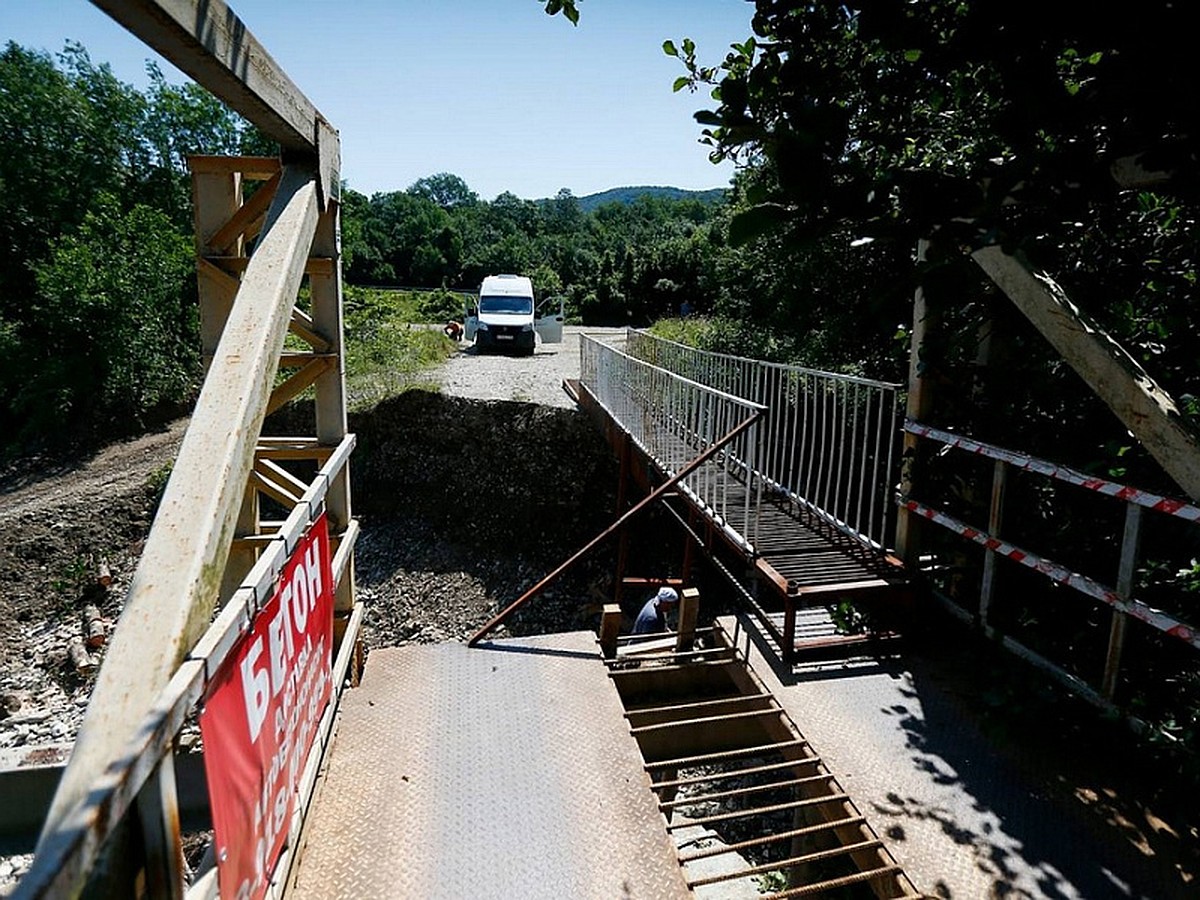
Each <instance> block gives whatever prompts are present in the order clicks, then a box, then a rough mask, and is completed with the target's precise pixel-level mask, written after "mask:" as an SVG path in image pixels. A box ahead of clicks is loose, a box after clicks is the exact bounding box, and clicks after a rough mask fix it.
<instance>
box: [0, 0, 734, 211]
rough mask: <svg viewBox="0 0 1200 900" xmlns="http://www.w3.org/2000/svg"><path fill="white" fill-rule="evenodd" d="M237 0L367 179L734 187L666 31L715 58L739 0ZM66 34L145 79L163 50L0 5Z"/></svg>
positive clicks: (494, 188) (1, 32)
mask: <svg viewBox="0 0 1200 900" xmlns="http://www.w3.org/2000/svg"><path fill="white" fill-rule="evenodd" d="M230 6H231V7H232V8H233V10H234V11H235V12H236V13H237V14H238V15H239V16H240V17H241V18H242V20H243V21H244V22H245V23H246V25H247V26H248V27H249V28H250V30H251V31H252V32H253V33H254V34H255V36H256V37H257V38H258V39H259V41H261V42H262V43H263V45H264V46H265V47H266V48H267V50H268V51H269V52H270V53H271V55H272V56H274V57H275V59H276V60H277V61H278V62H279V63H280V64H281V65H282V66H283V68H284V69H285V70H286V71H287V72H288V74H289V75H290V76H291V77H292V79H293V80H294V81H295V82H296V83H297V84H298V85H299V86H300V88H301V90H303V91H304V92H305V93H306V94H307V95H308V96H309V98H310V99H311V100H312V101H313V102H314V103H315V104H316V106H317V108H318V109H320V110H321V112H322V113H324V115H325V116H326V117H327V118H328V119H329V120H330V121H331V122H333V124H334V125H335V126H336V127H337V128H338V129H339V130H340V132H341V136H342V163H343V166H342V168H343V176H344V177H345V178H346V179H348V180H349V182H350V186H351V187H352V188H354V189H355V190H358V191H362V192H364V193H367V194H370V193H373V192H375V191H386V190H403V189H404V188H406V187H408V186H409V185H410V184H412V183H413V182H414V181H416V180H417V179H418V178H421V177H423V176H426V175H432V174H435V173H438V172H452V173H454V174H456V175H459V176H461V177H462V178H463V179H464V180H465V181H466V182H467V184H468V185H470V187H471V188H472V189H473V190H475V191H476V192H477V193H478V194H479V195H480V196H481V197H482V198H483V199H485V200H491V199H494V198H495V197H496V195H497V194H499V193H501V192H503V191H512V192H513V193H514V194H517V195H518V196H520V197H525V198H531V199H532V198H538V197H549V196H553V195H554V194H555V193H556V192H557V191H558V190H559V189H560V188H564V187H565V188H568V189H570V190H571V192H572V193H574V194H575V195H576V196H585V195H587V194H591V193H595V192H597V191H601V190H605V189H607V188H611V187H620V186H623V185H644V184H650V185H671V186H674V187H682V188H690V189H702V188H710V187H722V186H725V185H726V184H728V182H729V179H730V177H731V175H732V169H731V168H730V167H729V166H728V165H723V166H720V167H718V166H714V165H713V164H712V163H710V162H709V161H708V158H707V148H706V147H704V146H702V145H700V144H699V143H697V140H698V138H699V137H700V128H699V126H698V125H697V124H696V123H695V121H694V120H693V119H692V113H693V112H695V110H697V109H699V108H701V107H702V106H704V105H705V103H704V101H705V100H707V98H706V97H703V96H701V95H693V94H688V93H687V92H686V91H681V92H680V93H678V94H674V93H672V91H671V83H672V82H673V81H674V79H675V78H676V77H677V76H678V75H680V74H682V72H683V69H682V66H681V65H680V64H679V62H678V61H677V60H674V59H671V58H669V57H667V56H666V55H665V54H664V53H663V52H662V42H663V41H664V40H666V39H668V38H670V39H672V40H674V41H675V42H676V43H677V44H678V43H679V42H680V41H681V40H682V39H683V38H684V37H690V38H692V39H693V40H695V41H696V44H697V46H698V47H699V52H700V57H701V59H702V61H704V62H716V61H718V60H720V59H721V58H723V56H724V53H725V51H726V50H727V49H728V47H729V44H731V43H732V42H734V41H742V40H744V39H745V38H746V37H747V36H749V34H750V16H751V14H752V12H753V5H752V4H750V3H747V2H745V0H581V2H580V3H579V9H580V11H581V13H582V17H581V19H580V24H579V26H578V27H572V26H571V25H570V23H569V22H567V21H566V19H564V18H562V17H561V16H556V17H553V18H552V17H550V16H547V15H545V14H544V13H543V12H542V7H541V5H540V4H539V3H538V2H537V0H423V2H415V0H390V2H389V0H344V2H342V3H337V4H331V3H329V2H328V0H232V2H231V3H230ZM330 10H332V11H333V15H332V16H331V15H330ZM67 39H72V40H78V41H79V42H81V43H82V44H83V45H84V46H85V47H87V48H88V51H89V52H90V54H91V56H92V58H93V60H95V61H97V62H108V63H110V64H111V65H112V66H113V69H114V71H115V72H116V74H117V75H118V77H120V78H121V79H122V80H124V81H128V82H131V83H133V84H135V85H136V86H138V87H139V88H140V87H144V86H145V83H146V79H145V76H144V63H145V60H146V59H149V58H155V56H154V54H153V52H152V51H150V50H149V48H147V47H145V46H144V45H143V44H141V43H140V42H139V41H137V40H136V39H135V38H133V37H132V36H131V35H129V34H128V33H126V32H125V31H124V30H123V29H121V28H120V27H119V26H118V25H116V23H114V22H112V20H110V19H109V18H108V17H107V16H105V15H104V14H103V13H102V12H100V11H99V10H97V9H96V8H95V7H93V6H92V5H91V4H90V3H88V2H86V0H0V40H3V41H8V40H13V41H16V42H17V43H19V44H21V45H23V46H26V47H36V48H40V49H44V50H49V51H51V52H57V51H59V50H61V49H62V46H63V43H64V41H66V40H67ZM163 69H164V72H166V73H167V77H168V79H169V80H173V81H180V80H182V79H183V78H184V76H183V75H181V74H180V73H179V72H177V71H176V70H174V69H173V68H170V67H167V66H165V65H164V67H163Z"/></svg>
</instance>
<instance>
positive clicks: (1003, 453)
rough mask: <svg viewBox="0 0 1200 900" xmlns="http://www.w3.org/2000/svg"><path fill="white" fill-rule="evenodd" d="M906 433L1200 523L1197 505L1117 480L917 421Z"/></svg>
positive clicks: (911, 423)
mask: <svg viewBox="0 0 1200 900" xmlns="http://www.w3.org/2000/svg"><path fill="white" fill-rule="evenodd" d="M904 430H905V431H907V432H908V433H909V434H915V435H918V436H919V437H925V438H930V439H931V440H935V441H939V442H941V443H943V444H946V445H947V446H950V447H957V448H959V449H961V450H966V451H967V452H968V453H974V454H976V455H978V456H986V457H988V458H990V459H999V460H1003V461H1004V462H1006V463H1008V464H1009V465H1013V466H1016V467H1017V468H1019V469H1024V470H1025V471H1027V472H1037V473H1038V474H1039V475H1045V476H1047V477H1049V478H1057V479H1059V480H1060V481H1065V482H1067V483H1068V484H1074V485H1078V486H1079V487H1081V488H1085V489H1086V490H1089V491H1096V492H1098V493H1101V494H1105V495H1106V496H1109V497H1115V498H1116V499H1117V500H1124V501H1126V502H1128V503H1136V504H1137V505H1138V506H1144V507H1146V508H1147V509H1153V510H1155V511H1156V512H1161V513H1166V514H1167V515H1169V516H1176V517H1178V518H1180V519H1185V520H1187V521H1188V522H1200V507H1198V506H1193V505H1192V504H1190V503H1186V502H1184V501H1183V500H1174V499H1172V498H1170V497H1162V496H1160V495H1158V494H1152V493H1150V492H1149V491H1143V490H1139V489H1138V488H1135V487H1129V486H1128V485H1125V484H1119V483H1117V482H1115V481H1106V480H1105V479H1103V478H1096V477H1095V476H1094V475H1085V474H1084V473H1082V472H1078V471H1076V470H1075V469H1071V468H1068V467H1067V466H1060V465H1056V464H1055V463H1052V462H1047V461H1046V460H1044V459H1037V458H1036V457H1033V456H1026V455H1025V454H1024V453H1017V452H1016V451H1013V450H1005V449H1004V448H1003V447H997V446H995V445H994V444H985V443H983V442H982V441H975V440H971V438H967V437H963V436H962V435H959V434H954V433H952V432H949V431H942V430H941V429H940V428H933V427H931V426H929V425H922V424H921V423H920V422H914V421H912V420H911V419H909V420H907V421H905V423H904Z"/></svg>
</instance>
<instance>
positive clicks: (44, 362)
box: [13, 196, 200, 434]
mask: <svg viewBox="0 0 1200 900" xmlns="http://www.w3.org/2000/svg"><path fill="white" fill-rule="evenodd" d="M192 252H193V251H192V244H191V241H190V240H188V239H187V238H186V237H184V236H183V235H182V234H179V233H178V232H177V231H175V230H174V229H173V228H172V227H171V223H170V220H169V219H168V218H167V217H166V215H164V214H163V213H162V212H160V211H158V210H154V209H150V208H149V207H146V206H140V205H139V206H135V207H133V209H131V210H130V211H129V212H128V213H123V212H122V211H121V209H120V206H119V204H118V203H117V202H116V200H115V199H114V198H112V197H109V196H102V197H100V198H98V200H97V203H96V204H95V207H94V209H93V210H92V211H90V212H89V213H88V214H87V215H86V216H85V217H84V221H83V222H82V223H81V225H80V227H79V229H78V230H77V231H76V232H74V233H72V234H69V235H65V236H63V237H61V238H59V239H57V240H56V241H54V243H53V245H52V249H51V254H50V258H49V259H48V260H47V261H46V262H44V263H40V264H38V265H37V266H36V267H35V272H36V276H37V283H38V300H37V302H36V310H35V311H36V315H37V322H38V325H39V327H40V329H41V330H42V331H43V338H42V339H41V340H39V341H37V342H34V341H26V342H25V343H24V345H23V347H22V350H23V351H24V352H22V353H21V354H19V355H18V357H17V360H16V363H17V365H18V367H19V368H20V369H21V370H23V372H24V373H25V375H24V377H23V378H22V379H21V384H20V387H19V388H18V390H17V394H16V398H15V401H14V402H13V407H14V409H15V411H16V412H17V419H18V421H20V420H22V419H25V420H26V421H27V422H29V427H31V428H32V429H34V430H40V429H51V430H67V431H70V430H78V429H83V428H98V429H99V430H100V431H102V432H105V433H109V434H111V433H114V432H115V433H122V432H129V431H132V430H134V429H136V428H137V427H138V426H140V425H141V424H142V422H143V416H144V415H145V414H146V413H148V412H150V411H152V410H155V409H161V408H163V407H165V406H173V405H176V404H181V403H183V402H184V401H186V400H188V399H189V398H190V396H191V393H192V391H193V389H194V387H195V384H196V380H197V377H198V375H199V369H200V366H199V362H200V360H199V350H198V346H197V337H198V323H197V308H196V298H195V266H194V262H193V258H192Z"/></svg>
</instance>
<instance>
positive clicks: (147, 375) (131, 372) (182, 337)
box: [0, 42, 272, 448]
mask: <svg viewBox="0 0 1200 900" xmlns="http://www.w3.org/2000/svg"><path fill="white" fill-rule="evenodd" d="M0 144H2V145H3V147H4V152H3V153H0V247H3V253H2V254H0V410H3V411H4V414H5V415H6V416H7V417H8V419H9V420H10V421H15V422H16V423H17V427H16V428H15V429H14V430H12V431H10V432H9V433H8V434H6V436H5V439H4V441H3V442H0V448H7V447H11V446H13V445H14V444H20V443H22V442H34V443H47V442H56V441H68V440H76V439H79V438H81V437H85V436H87V435H95V434H104V435H109V434H114V433H122V432H128V431H129V430H131V429H136V428H138V427H140V426H141V425H142V424H143V423H144V421H145V419H146V417H147V416H149V415H153V414H154V413H155V412H156V411H164V410H166V409H168V408H173V407H177V406H178V405H179V404H181V403H183V402H185V401H186V400H188V399H189V398H190V396H191V395H192V393H193V392H194V390H195V387H196V384H197V381H198V376H199V357H198V352H197V349H196V348H197V342H198V337H197V325H196V311H195V285H194V282H195V275H194V266H193V263H192V260H191V256H192V253H191V247H192V240H191V237H190V233H191V208H190V207H191V196H190V189H189V185H188V180H187V173H186V167H185V166H186V163H185V157H186V156H187V155H188V154H190V153H239V152H263V151H264V150H265V151H267V152H272V151H271V150H270V148H269V145H268V144H266V142H264V141H263V139H262V138H261V137H260V136H259V135H258V134H257V132H255V131H254V130H253V129H251V128H250V127H248V126H247V124H246V123H245V122H244V121H242V120H241V119H240V118H238V117H237V116H235V115H233V114H232V113H230V112H229V110H228V109H226V108H225V107H224V106H223V105H221V104H220V103H219V102H218V101H216V100H214V99H213V98H212V97H211V95H209V94H208V93H207V92H206V91H203V90H202V89H200V88H198V87H196V86H195V85H184V86H176V85H171V84H168V83H167V82H166V81H165V80H164V79H163V77H162V75H161V73H159V72H158V70H157V68H155V67H153V66H151V68H150V87H149V89H148V90H147V91H146V92H144V93H143V92H140V91H138V90H136V89H134V88H133V87H132V86H130V85H128V84H124V83H123V82H121V81H120V80H119V79H117V78H116V77H115V76H114V75H113V73H112V70H111V69H110V68H109V67H108V66H107V65H97V64H95V63H93V62H92V60H91V58H90V57H89V56H88V54H87V52H86V51H85V50H84V49H83V48H82V47H81V46H79V45H77V44H68V45H67V47H66V49H65V50H64V51H63V52H62V53H61V54H60V55H59V56H58V58H57V59H55V58H54V57H51V56H50V55H49V54H46V53H42V52H38V51H33V50H28V49H25V48H22V47H20V46H18V45H17V44H14V43H11V42H10V43H8V44H7V45H6V46H5V47H4V49H3V51H2V52H0Z"/></svg>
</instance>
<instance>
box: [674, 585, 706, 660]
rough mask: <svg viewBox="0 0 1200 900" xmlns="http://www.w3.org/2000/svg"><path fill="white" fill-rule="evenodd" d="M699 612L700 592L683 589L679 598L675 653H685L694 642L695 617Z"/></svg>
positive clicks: (692, 589)
mask: <svg viewBox="0 0 1200 900" xmlns="http://www.w3.org/2000/svg"><path fill="white" fill-rule="evenodd" d="M699 612H700V592H699V591H698V590H696V589H695V588H684V589H683V591H682V593H681V594H680V597H679V628H678V630H677V634H676V636H675V652H676V653H686V652H687V651H688V650H691V649H692V644H693V643H694V642H695V640H696V616H697V615H698V613H699Z"/></svg>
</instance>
